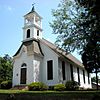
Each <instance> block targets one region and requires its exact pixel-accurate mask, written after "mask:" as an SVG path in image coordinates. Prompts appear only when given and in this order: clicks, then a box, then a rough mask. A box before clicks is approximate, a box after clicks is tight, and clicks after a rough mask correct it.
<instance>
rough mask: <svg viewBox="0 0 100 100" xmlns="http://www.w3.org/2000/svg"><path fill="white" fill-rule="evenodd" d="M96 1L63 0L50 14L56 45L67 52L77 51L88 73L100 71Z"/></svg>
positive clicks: (99, 10)
mask: <svg viewBox="0 0 100 100" xmlns="http://www.w3.org/2000/svg"><path fill="white" fill-rule="evenodd" d="M99 4H100V3H99V0H75V1H73V0H72V1H71V0H62V2H61V3H60V4H59V6H58V9H57V10H53V11H52V14H53V17H54V20H53V22H52V23H51V24H50V25H51V27H52V29H53V33H54V34H57V35H58V37H57V40H56V42H57V44H58V45H59V46H60V47H63V48H64V49H65V50H66V51H74V50H75V49H77V50H79V52H80V54H81V55H82V60H83V64H84V66H85V68H86V69H87V70H88V72H95V73H96V74H97V72H99V70H100V6H99Z"/></svg>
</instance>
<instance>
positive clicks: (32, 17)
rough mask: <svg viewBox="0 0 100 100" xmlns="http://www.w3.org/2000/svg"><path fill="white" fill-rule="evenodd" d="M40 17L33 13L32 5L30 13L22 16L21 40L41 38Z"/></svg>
mask: <svg viewBox="0 0 100 100" xmlns="http://www.w3.org/2000/svg"><path fill="white" fill-rule="evenodd" d="M41 20H42V17H41V16H40V15H39V14H38V13H37V12H36V11H35V8H34V4H33V5H32V9H31V11H30V12H29V13H28V14H26V15H25V16H24V27H23V40H27V39H31V38H35V39H38V38H42V21H41Z"/></svg>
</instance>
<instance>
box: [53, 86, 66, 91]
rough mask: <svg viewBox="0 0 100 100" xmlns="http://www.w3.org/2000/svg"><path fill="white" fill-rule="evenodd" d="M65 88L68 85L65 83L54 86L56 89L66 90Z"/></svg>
mask: <svg viewBox="0 0 100 100" xmlns="http://www.w3.org/2000/svg"><path fill="white" fill-rule="evenodd" d="M65 89H66V87H65V85H64V84H56V85H55V86H54V90H56V91H64V90H65Z"/></svg>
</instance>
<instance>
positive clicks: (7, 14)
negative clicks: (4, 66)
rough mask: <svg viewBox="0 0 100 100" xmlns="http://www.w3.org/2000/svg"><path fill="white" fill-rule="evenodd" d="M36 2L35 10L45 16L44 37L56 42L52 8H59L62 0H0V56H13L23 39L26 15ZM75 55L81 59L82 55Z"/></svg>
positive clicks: (43, 21)
mask: <svg viewBox="0 0 100 100" xmlns="http://www.w3.org/2000/svg"><path fill="white" fill-rule="evenodd" d="M33 3H35V11H36V12H37V13H38V14H39V15H40V16H42V17H43V20H42V26H43V38H45V39H47V40H49V41H51V42H53V43H54V42H55V40H56V35H54V34H52V28H51V27H50V25H49V23H50V22H52V20H53V17H52V13H51V11H52V9H57V6H58V4H59V3H60V0H6V1H5V0H0V56H4V55H5V54H9V55H10V56H13V55H14V54H15V53H16V51H17V50H18V48H19V47H20V45H21V43H22V40H23V29H22V27H23V26H24V17H23V16H24V15H25V14H27V13H28V12H30V11H31V9H32V4H33ZM73 55H74V56H75V57H77V58H78V59H79V60H80V56H79V55H78V54H77V53H76V52H74V53H73Z"/></svg>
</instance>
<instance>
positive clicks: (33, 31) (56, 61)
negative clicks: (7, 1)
mask: <svg viewBox="0 0 100 100" xmlns="http://www.w3.org/2000/svg"><path fill="white" fill-rule="evenodd" d="M13 60H14V64H13V86H15V85H26V84H30V83H32V82H43V83H45V84H47V85H48V86H52V85H55V84H58V83H65V82H66V81H69V80H74V81H77V82H79V83H80V87H84V88H91V76H90V74H89V73H87V71H86V70H85V68H84V66H83V65H82V63H81V62H80V61H79V60H78V59H77V58H75V57H74V56H73V55H72V54H67V53H66V52H65V51H64V50H62V49H60V48H59V47H57V46H55V45H54V44H53V43H51V42H49V41H48V40H46V39H43V38H42V17H41V16H40V15H39V14H38V13H37V12H36V11H35V10H34V7H33V8H32V10H31V11H30V12H29V13H27V14H26V15H25V16H24V27H23V41H22V44H21V46H20V48H19V49H18V51H17V52H16V53H15V55H14V58H13Z"/></svg>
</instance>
